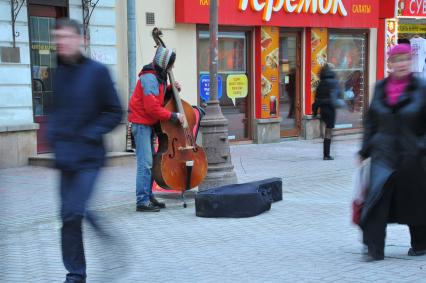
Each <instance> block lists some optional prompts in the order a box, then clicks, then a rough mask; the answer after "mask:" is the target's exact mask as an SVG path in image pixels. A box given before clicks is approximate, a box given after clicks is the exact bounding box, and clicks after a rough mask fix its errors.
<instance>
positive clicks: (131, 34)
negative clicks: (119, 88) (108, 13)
mask: <svg viewBox="0 0 426 283" xmlns="http://www.w3.org/2000/svg"><path fill="white" fill-rule="evenodd" d="M127 64H128V65H127V66H128V67H127V68H128V69H127V71H128V76H129V77H128V78H129V79H128V83H129V89H128V93H127V97H128V101H130V96H131V95H132V92H133V88H134V87H135V84H136V3H135V0H127ZM126 133H127V134H126V151H129V152H132V151H133V146H132V132H131V124H129V123H127V126H126Z"/></svg>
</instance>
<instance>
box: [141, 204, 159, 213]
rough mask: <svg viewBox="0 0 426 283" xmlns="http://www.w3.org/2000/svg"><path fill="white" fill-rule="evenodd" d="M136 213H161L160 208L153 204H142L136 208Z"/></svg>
mask: <svg viewBox="0 0 426 283" xmlns="http://www.w3.org/2000/svg"><path fill="white" fill-rule="evenodd" d="M136 211H140V212H159V211H160V208H158V207H156V206H155V205H154V204H153V203H152V202H150V203H148V204H147V205H144V204H140V205H137V206H136Z"/></svg>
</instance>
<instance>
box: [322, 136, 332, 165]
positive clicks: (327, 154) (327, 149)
mask: <svg viewBox="0 0 426 283" xmlns="http://www.w3.org/2000/svg"><path fill="white" fill-rule="evenodd" d="M330 147H331V139H324V158H323V159H324V160H334V158H333V157H331V156H330Z"/></svg>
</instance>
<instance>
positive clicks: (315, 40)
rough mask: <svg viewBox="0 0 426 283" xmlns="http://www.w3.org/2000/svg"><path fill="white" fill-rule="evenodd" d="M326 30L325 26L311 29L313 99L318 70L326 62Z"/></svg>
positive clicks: (317, 81) (317, 80)
mask: <svg viewBox="0 0 426 283" xmlns="http://www.w3.org/2000/svg"><path fill="white" fill-rule="evenodd" d="M327 41H328V32H327V29H326V28H312V29H311V46H312V65H311V70H312V71H311V90H312V92H311V93H312V100H311V101H314V97H315V90H316V88H317V86H318V83H319V72H320V70H321V67H322V65H324V64H325V63H327Z"/></svg>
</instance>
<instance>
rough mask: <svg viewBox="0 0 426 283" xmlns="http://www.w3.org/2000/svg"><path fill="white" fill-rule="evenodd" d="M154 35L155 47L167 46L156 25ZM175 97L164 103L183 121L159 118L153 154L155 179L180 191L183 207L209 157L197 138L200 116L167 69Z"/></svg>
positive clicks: (201, 178)
mask: <svg viewBox="0 0 426 283" xmlns="http://www.w3.org/2000/svg"><path fill="white" fill-rule="evenodd" d="M152 36H153V38H154V41H155V43H156V47H158V46H163V47H166V45H165V44H164V42H163V40H162V39H161V36H162V32H161V30H159V29H158V28H154V30H153V31H152ZM167 73H168V76H169V80H170V86H171V87H172V89H173V96H172V97H171V98H170V99H169V100H168V101H167V102H166V105H165V106H164V107H165V108H166V109H167V110H169V111H170V112H177V113H180V114H181V115H183V117H184V118H183V123H174V122H172V121H160V122H159V123H158V124H157V125H156V126H155V132H156V135H157V137H158V151H157V152H156V154H155V155H154V162H153V169H152V170H153V178H154V180H155V182H156V183H157V184H158V185H159V186H160V187H162V188H164V189H171V190H177V191H180V192H181V193H182V194H181V197H182V200H183V206H184V207H186V202H185V198H184V193H185V191H187V190H190V189H192V188H194V187H196V186H198V185H199V184H200V183H201V182H202V181H203V180H204V178H205V176H206V174H207V158H206V153H205V152H204V149H203V148H202V147H201V146H199V145H198V144H197V143H196V141H195V137H194V134H193V133H194V128H195V127H196V126H197V118H196V115H195V113H194V109H193V108H192V106H191V105H190V104H189V103H188V102H186V101H184V100H182V99H181V98H180V96H179V91H178V90H177V89H176V87H175V78H174V75H173V72H172V70H171V69H169V70H168V72H167Z"/></svg>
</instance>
